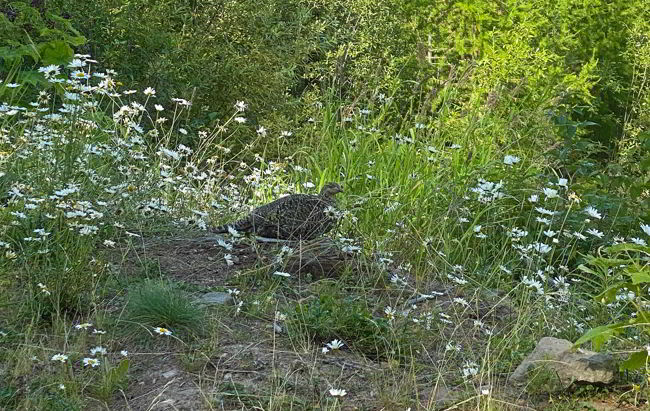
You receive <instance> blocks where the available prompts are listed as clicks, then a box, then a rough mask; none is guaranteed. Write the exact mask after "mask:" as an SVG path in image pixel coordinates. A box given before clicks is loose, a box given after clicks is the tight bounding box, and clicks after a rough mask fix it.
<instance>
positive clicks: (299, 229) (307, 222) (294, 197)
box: [212, 183, 343, 240]
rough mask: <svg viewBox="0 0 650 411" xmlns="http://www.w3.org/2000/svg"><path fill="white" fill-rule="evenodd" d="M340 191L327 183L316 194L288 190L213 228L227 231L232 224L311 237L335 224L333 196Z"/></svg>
mask: <svg viewBox="0 0 650 411" xmlns="http://www.w3.org/2000/svg"><path fill="white" fill-rule="evenodd" d="M342 191H343V189H342V188H341V186H340V185H338V184H336V183H328V184H326V185H325V186H323V189H322V190H321V192H320V194H318V195H313V194H291V195H288V196H286V197H282V198H279V199H277V200H275V201H273V202H270V203H268V204H264V205H262V206H260V207H257V208H256V209H254V210H253V211H252V212H251V213H250V214H249V215H248V216H246V217H245V218H243V219H241V220H238V221H235V222H233V223H230V224H226V225H222V226H219V227H216V228H214V229H213V230H212V232H214V233H227V232H228V231H229V228H232V229H234V230H236V231H238V232H246V233H253V234H255V235H257V236H260V237H266V238H277V239H283V240H311V239H314V238H317V237H319V236H321V235H323V234H325V233H327V232H328V231H330V230H331V229H332V228H333V227H334V225H335V223H336V219H335V217H334V216H333V215H332V211H333V209H335V208H336V199H335V198H334V196H335V195H336V194H337V193H340V192H342Z"/></svg>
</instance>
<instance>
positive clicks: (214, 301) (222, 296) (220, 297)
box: [196, 291, 233, 305]
mask: <svg viewBox="0 0 650 411" xmlns="http://www.w3.org/2000/svg"><path fill="white" fill-rule="evenodd" d="M196 302H197V303H199V304H206V305H225V304H228V303H232V302H233V299H232V296H231V295H230V294H228V293H224V292H221V291H213V292H210V293H206V294H203V295H202V296H200V297H199V298H198V300H197V301H196Z"/></svg>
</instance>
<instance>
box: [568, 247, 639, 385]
mask: <svg viewBox="0 0 650 411" xmlns="http://www.w3.org/2000/svg"><path fill="white" fill-rule="evenodd" d="M603 254H605V255H607V256H608V257H602V256H598V257H595V256H589V257H588V258H587V264H585V265H582V266H580V269H582V270H583V271H584V272H586V273H588V274H593V275H600V276H601V277H602V278H606V277H612V278H614V279H615V280H616V281H615V283H614V284H612V285H609V286H607V287H605V289H604V290H603V291H602V292H601V293H600V294H598V295H597V296H595V297H594V298H595V300H596V301H600V302H601V303H603V304H612V303H614V302H616V301H618V300H620V299H622V300H623V301H626V300H628V301H629V304H630V306H631V307H632V308H633V312H634V313H633V315H632V316H631V317H630V318H629V319H628V320H625V321H620V322H616V323H612V324H608V325H603V326H600V327H596V328H593V329H591V330H589V331H588V332H587V333H585V334H584V335H583V336H582V337H580V338H579V339H578V340H577V341H576V342H575V345H576V346H577V345H580V344H584V343H586V342H589V341H591V343H592V344H593V346H594V348H595V349H596V350H600V349H601V348H602V346H603V344H604V343H606V342H607V341H608V340H610V339H611V338H612V337H614V336H616V335H619V334H622V333H624V332H625V331H626V330H628V329H636V330H638V332H639V333H640V334H641V335H642V336H643V338H642V339H641V341H648V338H649V337H650V312H648V310H647V306H648V297H647V296H648V292H649V290H650V264H648V257H649V256H650V247H645V246H640V245H635V244H619V245H615V246H612V247H608V248H605V249H604V250H603ZM648 356H649V354H648V348H647V347H643V348H642V349H641V350H640V351H637V352H635V353H633V354H631V355H630V356H629V357H628V359H627V360H626V361H625V362H623V363H622V364H621V366H620V368H621V371H624V370H638V369H645V370H646V372H650V368H648V361H647V358H648Z"/></svg>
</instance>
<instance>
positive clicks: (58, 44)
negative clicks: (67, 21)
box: [38, 40, 74, 65]
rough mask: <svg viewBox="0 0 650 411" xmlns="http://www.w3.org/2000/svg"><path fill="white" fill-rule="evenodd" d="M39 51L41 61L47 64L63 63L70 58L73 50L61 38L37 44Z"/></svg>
mask: <svg viewBox="0 0 650 411" xmlns="http://www.w3.org/2000/svg"><path fill="white" fill-rule="evenodd" d="M38 48H39V51H40V53H41V63H42V64H44V65H47V64H57V65H61V64H65V63H67V62H69V61H70V60H72V57H73V56H74V51H73V50H72V49H71V48H70V46H68V44H67V43H66V42H65V41H63V40H52V41H48V42H46V43H41V44H39V45H38Z"/></svg>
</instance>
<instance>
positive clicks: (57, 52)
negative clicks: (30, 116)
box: [0, 0, 86, 97]
mask: <svg viewBox="0 0 650 411" xmlns="http://www.w3.org/2000/svg"><path fill="white" fill-rule="evenodd" d="M37 3H38V2H30V1H27V0H15V1H10V2H6V3H4V5H3V6H2V7H0V63H1V64H0V79H4V80H5V81H6V82H9V80H12V81H14V82H16V83H19V84H21V85H22V86H26V85H27V84H30V85H32V86H38V87H39V88H44V86H45V85H47V82H46V81H45V80H44V79H43V77H42V76H41V75H39V74H38V72H37V71H36V69H37V68H38V65H42V66H46V65H50V64H56V65H62V64H66V63H68V62H69V61H71V60H72V58H73V55H74V51H73V47H79V46H81V45H83V44H84V43H85V42H86V39H85V38H84V37H83V36H82V35H81V34H80V33H79V32H78V31H77V30H76V29H75V28H74V27H73V26H72V24H71V23H70V21H68V20H66V19H64V18H62V17H60V16H59V15H57V14H56V13H52V12H50V11H49V10H46V8H45V7H44V6H43V5H41V6H40V8H37V7H38V6H36V4H37ZM19 67H20V70H17V68H19ZM7 91H8V90H7V88H5V87H0V97H2V96H3V95H4V94H6V93H7ZM33 94H34V93H30V94H29V95H33Z"/></svg>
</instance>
